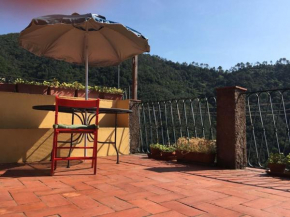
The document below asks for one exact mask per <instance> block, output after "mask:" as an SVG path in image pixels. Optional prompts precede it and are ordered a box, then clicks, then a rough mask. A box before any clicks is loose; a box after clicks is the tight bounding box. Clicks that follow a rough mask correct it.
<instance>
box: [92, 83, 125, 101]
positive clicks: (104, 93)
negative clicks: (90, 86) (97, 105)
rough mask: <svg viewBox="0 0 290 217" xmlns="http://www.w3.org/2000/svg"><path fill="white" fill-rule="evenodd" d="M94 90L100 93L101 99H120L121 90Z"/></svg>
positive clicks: (108, 88)
mask: <svg viewBox="0 0 290 217" xmlns="http://www.w3.org/2000/svg"><path fill="white" fill-rule="evenodd" d="M95 90H96V91H97V92H99V93H100V98H101V99H111V100H116V99H122V96H123V92H124V91H123V90H121V89H118V88H116V87H99V86H95Z"/></svg>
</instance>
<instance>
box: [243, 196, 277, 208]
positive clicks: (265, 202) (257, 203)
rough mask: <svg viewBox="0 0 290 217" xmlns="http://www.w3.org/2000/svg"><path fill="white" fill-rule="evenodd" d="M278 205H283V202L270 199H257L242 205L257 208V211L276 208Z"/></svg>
mask: <svg viewBox="0 0 290 217" xmlns="http://www.w3.org/2000/svg"><path fill="white" fill-rule="evenodd" d="M278 204H281V202H280V201H275V200H271V199H268V198H259V199H256V200H252V201H249V202H246V203H243V204H241V205H243V206H248V207H252V208H255V209H265V208H268V207H271V206H275V205H278Z"/></svg>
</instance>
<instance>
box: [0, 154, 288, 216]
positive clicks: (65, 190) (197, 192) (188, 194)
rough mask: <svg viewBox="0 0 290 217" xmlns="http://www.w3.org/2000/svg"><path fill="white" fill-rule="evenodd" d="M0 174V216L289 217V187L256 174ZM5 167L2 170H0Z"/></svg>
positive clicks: (180, 168)
mask: <svg viewBox="0 0 290 217" xmlns="http://www.w3.org/2000/svg"><path fill="white" fill-rule="evenodd" d="M89 166H90V164H89V163H79V164H77V163H75V164H74V165H72V166H71V168H70V169H67V168H65V167H64V165H63V166H60V167H59V168H58V169H57V171H56V175H55V176H53V177H51V176H49V162H48V163H41V164H40V163H34V164H27V165H4V166H1V167H0V176H1V177H0V215H1V216H16V217H17V216H69V217H71V216H106V217H109V216H116V217H122V216H126V217H127V216H128V217H138V216H154V217H162V216H166V217H175V216H176V217H177V216H178V217H179V216H223V217H226V216H263V217H267V216H271V217H273V216H290V205H289V204H290V192H289V191H288V190H290V180H287V179H279V178H272V177H268V176H265V174H264V171H262V170H253V169H246V170H235V171H234V170H218V169H216V168H206V167H203V166H196V165H195V166H194V165H181V164H175V163H168V162H162V161H155V160H151V159H147V157H146V156H145V155H131V156H122V157H121V163H120V164H119V165H116V163H115V157H107V158H99V161H98V171H97V173H98V174H97V175H96V176H94V175H92V169H91V168H89ZM4 167H6V168H4Z"/></svg>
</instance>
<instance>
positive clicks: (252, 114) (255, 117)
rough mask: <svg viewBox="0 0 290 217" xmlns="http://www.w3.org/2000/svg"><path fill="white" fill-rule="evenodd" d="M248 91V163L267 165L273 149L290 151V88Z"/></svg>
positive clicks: (276, 151)
mask: <svg viewBox="0 0 290 217" xmlns="http://www.w3.org/2000/svg"><path fill="white" fill-rule="evenodd" d="M245 94H246V105H247V117H246V119H247V157H248V164H249V166H252V167H265V163H266V161H267V159H268V157H269V155H270V153H284V154H285V155H287V154H288V153H289V152H290V131H289V117H290V88H288V89H276V90H265V91H257V92H246V93H245Z"/></svg>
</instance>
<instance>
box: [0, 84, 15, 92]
mask: <svg viewBox="0 0 290 217" xmlns="http://www.w3.org/2000/svg"><path fill="white" fill-rule="evenodd" d="M0 91H2V92H16V85H15V84H1V83H0Z"/></svg>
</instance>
